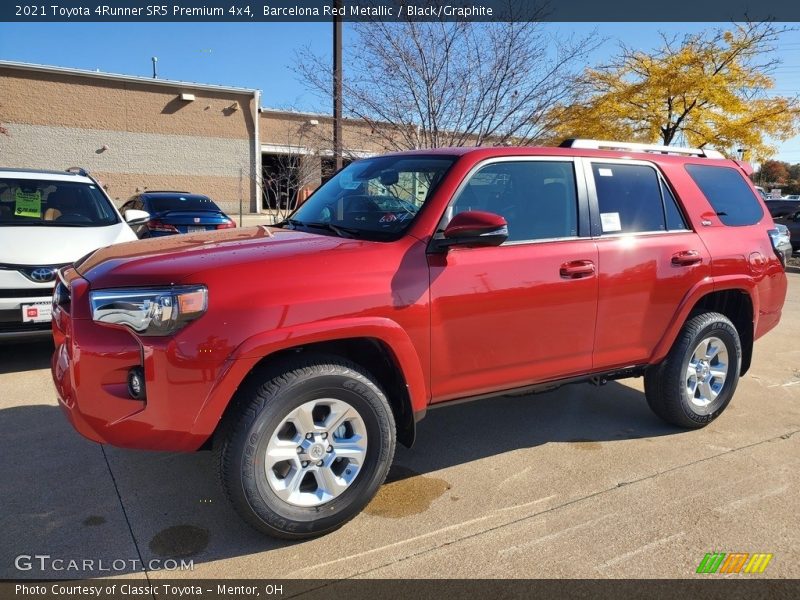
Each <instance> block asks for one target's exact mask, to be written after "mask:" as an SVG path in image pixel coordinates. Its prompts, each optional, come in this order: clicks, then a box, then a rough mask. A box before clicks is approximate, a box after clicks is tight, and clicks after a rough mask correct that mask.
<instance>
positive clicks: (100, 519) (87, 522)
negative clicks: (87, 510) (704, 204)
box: [83, 515, 106, 527]
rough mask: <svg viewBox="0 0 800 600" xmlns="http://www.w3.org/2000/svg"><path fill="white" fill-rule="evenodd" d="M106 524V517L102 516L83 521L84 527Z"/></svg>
mask: <svg viewBox="0 0 800 600" xmlns="http://www.w3.org/2000/svg"><path fill="white" fill-rule="evenodd" d="M105 522H106V518H105V517H101V516H100V515H91V516H89V517H86V518H85V519H84V520H83V525H84V527H97V526H98V525H102V524H103V523H105Z"/></svg>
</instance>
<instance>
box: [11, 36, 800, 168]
mask: <svg viewBox="0 0 800 600" xmlns="http://www.w3.org/2000/svg"><path fill="white" fill-rule="evenodd" d="M715 25H720V26H723V27H724V26H725V24H711V23H598V24H587V23H551V24H548V25H546V27H548V28H550V29H551V30H552V31H553V32H554V33H556V34H559V35H563V36H569V35H572V34H574V35H576V36H578V37H579V38H580V37H585V36H588V35H596V36H598V37H599V38H600V39H602V40H604V41H603V43H602V44H601V46H600V47H599V48H598V49H597V50H595V51H594V53H593V54H592V56H591V57H590V59H589V63H590V64H593V63H601V62H603V61H604V60H605V59H607V58H609V57H610V56H612V55H613V54H614V52H615V50H616V49H617V45H618V42H619V41H620V40H622V41H624V42H625V43H626V44H627V45H629V46H633V47H637V48H641V49H643V50H648V49H651V48H653V47H654V46H655V45H656V44H657V43H658V41H659V40H658V33H659V32H660V31H663V32H666V33H668V34H679V35H682V34H684V33H689V32H695V31H700V30H702V29H705V28H708V27H712V26H715ZM350 26H351V25H350V24H347V23H346V24H345V26H344V37H345V44H346V41H347V39H346V38H347V36H348V29H349V28H350ZM331 44H332V40H331V25H330V24H329V23H156V24H154V23H13V24H11V23H0V59H3V60H15V61H23V62H31V63H39V64H46V65H57V66H60V67H74V68H81V69H91V70H97V69H99V70H100V71H106V72H110V73H122V74H126V75H143V76H146V77H150V76H151V75H152V63H151V57H153V56H157V57H158V74H159V77H161V78H164V79H178V80H182V81H194V82H201V83H213V84H219V85H230V86H239V87H247V88H258V89H261V90H262V92H263V94H262V105H263V106H264V107H266V108H282V109H296V110H309V111H315V112H330V109H329V106H328V103H327V102H322V100H321V99H319V98H317V97H316V96H314V95H313V94H311V93H310V92H309V91H308V90H307V89H306V88H305V86H304V84H303V83H302V81H300V80H299V79H298V77H297V75H296V69H295V68H294V67H295V64H296V60H297V59H296V51H297V50H299V49H301V48H303V47H305V46H308V47H310V48H311V50H312V51H314V52H315V53H317V54H326V53H329V52H330V47H331ZM777 52H778V56H779V58H780V59H781V60H782V64H781V66H780V67H778V69H777V70H776V71H775V75H774V76H775V79H776V85H775V90H774V93H779V94H781V95H796V94H800V33H798V32H797V31H794V32H790V33H787V34H784V36H783V37H782V39H781V40H780V42H779V44H778V51H777ZM777 158H778V159H780V160H785V161H787V162H791V163H796V162H800V136H798V137H795V138H792V139H790V140H788V141H786V142H784V143H782V144H779V149H778V154H777Z"/></svg>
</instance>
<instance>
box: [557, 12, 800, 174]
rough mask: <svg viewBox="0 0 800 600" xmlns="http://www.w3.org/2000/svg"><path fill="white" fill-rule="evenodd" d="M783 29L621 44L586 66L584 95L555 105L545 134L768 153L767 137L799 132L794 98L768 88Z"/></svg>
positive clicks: (756, 27) (750, 27) (760, 26)
mask: <svg viewBox="0 0 800 600" xmlns="http://www.w3.org/2000/svg"><path fill="white" fill-rule="evenodd" d="M785 31H786V29H784V28H778V27H776V26H775V25H773V24H771V23H746V24H743V25H736V26H734V27H733V28H732V29H730V30H721V29H713V30H707V31H704V32H701V33H697V34H691V35H687V36H685V37H684V38H682V39H681V40H678V39H676V38H668V37H667V36H665V35H663V34H662V36H661V45H660V47H659V49H658V50H656V51H654V52H652V53H650V54H648V53H645V52H642V51H639V50H634V49H632V48H629V47H627V46H625V45H622V46H621V47H620V52H619V54H618V56H617V57H616V58H614V59H613V60H612V61H611V63H610V64H608V65H604V66H600V67H597V68H589V69H587V70H586V71H585V72H584V74H583V77H582V80H581V86H582V88H583V94H582V97H583V102H581V103H576V104H572V105H560V106H557V107H556V108H555V109H554V110H553V113H552V114H551V117H552V119H553V121H554V122H555V123H558V125H557V126H556V127H555V131H554V132H553V133H554V135H553V136H552V139H551V140H550V141H555V139H556V138H560V139H564V138H568V137H581V138H596V139H613V140H626V141H641V142H646V143H659V144H663V145H667V146H668V145H671V144H675V145H689V146H695V147H700V148H702V147H705V146H709V147H713V148H716V149H718V150H720V151H722V152H724V153H726V154H728V155H729V156H731V157H737V156H738V154H737V153H738V151H739V149H742V150H744V151H745V154H746V156H745V158H747V159H749V160H754V159H755V160H758V159H763V158H767V157H769V156H770V155H771V154H772V153H773V152H774V148H772V147H771V146H770V141H773V140H780V141H782V140H786V139H788V138H790V137H792V136H793V135H795V134H796V133H797V131H798V124H799V122H800V101H798V98H797V97H796V96H795V97H781V96H778V95H771V93H770V90H771V89H772V88H773V86H774V79H773V77H772V73H773V69H774V67H775V66H777V64H778V63H779V61H778V60H777V59H776V58H775V55H774V49H775V42H776V41H777V40H778V38H779V36H780V35H781V34H783V33H785Z"/></svg>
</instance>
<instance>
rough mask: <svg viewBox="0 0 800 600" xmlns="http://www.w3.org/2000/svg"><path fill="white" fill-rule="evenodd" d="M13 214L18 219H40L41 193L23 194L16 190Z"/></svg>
mask: <svg viewBox="0 0 800 600" xmlns="http://www.w3.org/2000/svg"><path fill="white" fill-rule="evenodd" d="M14 199H15V201H16V202H15V207H14V214H15V215H16V216H18V217H32V218H41V217H42V192H40V191H39V190H36V191H35V192H23V191H22V189H20V188H17V192H16V194H15V197H14Z"/></svg>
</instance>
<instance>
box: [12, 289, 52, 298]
mask: <svg viewBox="0 0 800 600" xmlns="http://www.w3.org/2000/svg"><path fill="white" fill-rule="evenodd" d="M52 295H53V288H51V287H43V288H27V289H21V288H12V289H8V290H4V289H2V288H0V298H45V297H48V296H52Z"/></svg>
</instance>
